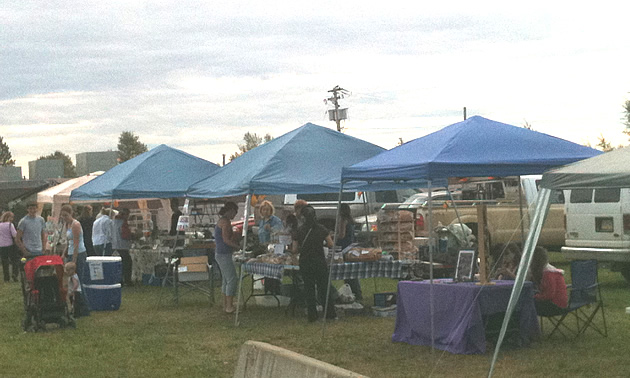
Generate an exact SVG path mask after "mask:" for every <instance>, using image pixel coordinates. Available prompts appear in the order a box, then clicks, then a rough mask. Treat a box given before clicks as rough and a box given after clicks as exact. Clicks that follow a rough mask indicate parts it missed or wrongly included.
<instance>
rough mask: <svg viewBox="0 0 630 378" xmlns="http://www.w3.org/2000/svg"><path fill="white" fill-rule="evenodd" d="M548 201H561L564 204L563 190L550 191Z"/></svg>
mask: <svg viewBox="0 0 630 378" xmlns="http://www.w3.org/2000/svg"><path fill="white" fill-rule="evenodd" d="M549 202H550V203H561V204H564V192H563V191H562V190H553V191H551V196H550V198H549Z"/></svg>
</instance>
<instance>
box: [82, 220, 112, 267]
mask: <svg viewBox="0 0 630 378" xmlns="http://www.w3.org/2000/svg"><path fill="white" fill-rule="evenodd" d="M112 223H113V222H112V219H111V218H110V217H109V209H106V208H102V209H101V212H100V214H99V216H98V218H96V220H95V221H94V224H93V225H92V244H93V245H94V253H95V254H96V256H111V255H112ZM86 248H87V247H86Z"/></svg>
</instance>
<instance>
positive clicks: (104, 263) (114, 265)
mask: <svg viewBox="0 0 630 378" xmlns="http://www.w3.org/2000/svg"><path fill="white" fill-rule="evenodd" d="M86 260H87V268H88V272H89V273H90V274H89V275H86V277H85V281H86V282H82V284H84V285H114V284H117V283H120V282H121V279H122V259H121V258H120V256H90V257H88V258H87V259H86Z"/></svg>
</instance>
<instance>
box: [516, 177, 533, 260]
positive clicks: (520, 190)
mask: <svg viewBox="0 0 630 378" xmlns="http://www.w3.org/2000/svg"><path fill="white" fill-rule="evenodd" d="M517 177H518V210H519V212H520V215H521V222H520V223H521V248H522V247H523V246H524V245H525V225H524V224H523V182H522V181H521V176H517ZM528 207H529V206H528ZM528 220H531V219H528ZM527 224H529V222H527ZM530 226H531V225H530Z"/></svg>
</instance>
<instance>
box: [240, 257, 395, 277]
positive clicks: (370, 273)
mask: <svg viewBox="0 0 630 378" xmlns="http://www.w3.org/2000/svg"><path fill="white" fill-rule="evenodd" d="M404 264H405V263H404V262H402V261H398V260H394V261H369V262H348V263H343V264H333V265H331V266H330V270H331V273H332V279H333V280H347V279H352V278H374V277H387V278H400V277H401V275H402V267H403V265H404ZM242 269H243V271H244V272H245V273H251V274H259V275H262V276H265V277H269V278H275V279H279V280H281V279H282V277H283V276H284V272H285V271H292V270H300V267H299V266H297V265H280V264H267V263H259V262H254V263H243V265H242Z"/></svg>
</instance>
